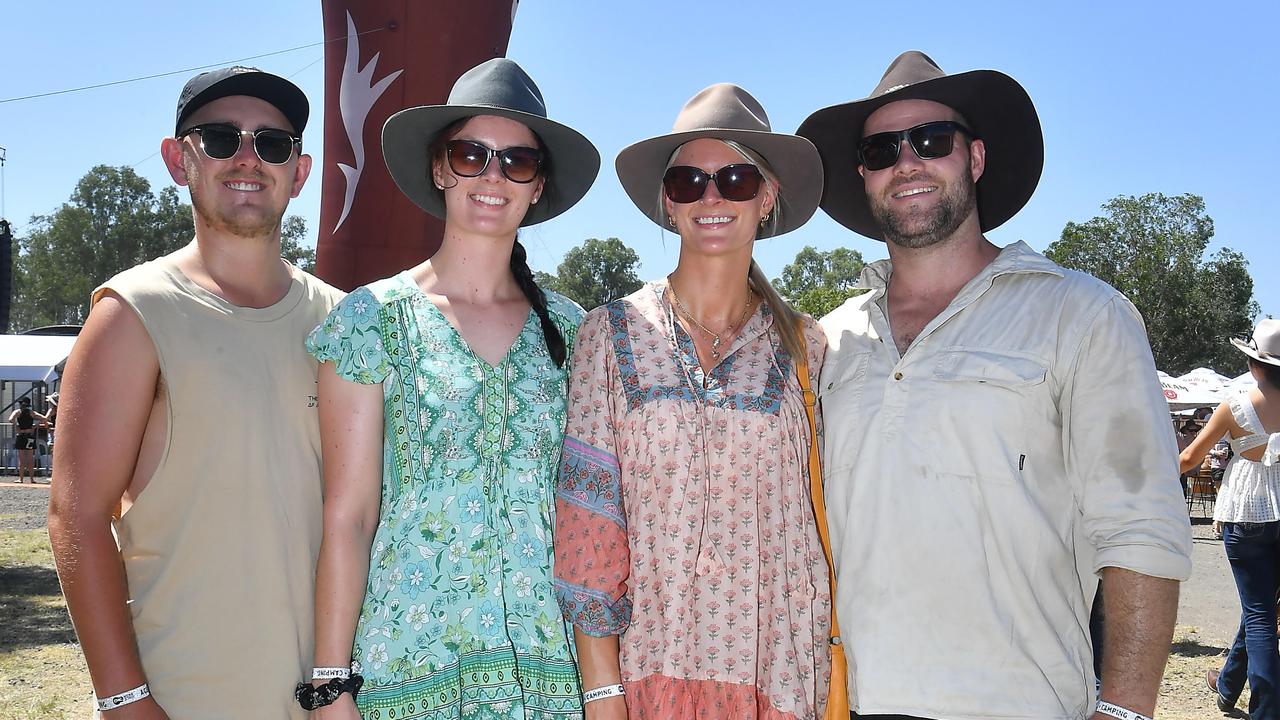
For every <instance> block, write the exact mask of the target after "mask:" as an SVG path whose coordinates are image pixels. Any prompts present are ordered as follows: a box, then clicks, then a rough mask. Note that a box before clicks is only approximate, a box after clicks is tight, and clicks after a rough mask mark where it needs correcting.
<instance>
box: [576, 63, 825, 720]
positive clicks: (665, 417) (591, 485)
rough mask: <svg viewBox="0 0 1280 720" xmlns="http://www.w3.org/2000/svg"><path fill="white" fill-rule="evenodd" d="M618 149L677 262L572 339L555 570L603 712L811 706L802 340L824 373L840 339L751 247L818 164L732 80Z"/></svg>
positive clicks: (647, 714)
mask: <svg viewBox="0 0 1280 720" xmlns="http://www.w3.org/2000/svg"><path fill="white" fill-rule="evenodd" d="M617 167H618V175H619V177H620V178H621V180H622V184H623V186H624V187H625V188H626V190H627V192H628V194H629V195H630V196H631V199H632V200H633V201H634V202H635V203H636V205H637V206H638V207H639V208H640V209H641V211H643V212H645V214H646V215H649V217H650V218H651V219H653V220H654V221H655V222H657V223H658V224H659V225H661V226H662V227H670V228H673V229H674V230H675V231H676V232H678V233H679V234H680V260H679V264H678V265H677V266H676V269H675V271H674V272H672V273H671V275H670V276H668V277H667V278H666V280H664V281H659V282H655V283H650V284H647V285H645V286H644V287H643V288H641V289H640V290H639V291H637V292H635V293H633V294H632V295H630V296H628V297H626V298H622V299H621V300H617V301H614V302H611V303H609V304H607V305H605V306H603V307H600V308H597V309H596V310H594V311H593V312H591V313H589V314H588V315H587V317H586V320H585V321H584V322H583V324H582V326H581V329H580V330H579V333H578V337H577V341H576V343H575V345H574V352H573V361H572V368H573V370H572V373H571V375H570V377H569V398H568V402H569V408H568V417H567V427H566V431H565V447H564V451H563V455H562V458H561V467H560V480H559V486H558V488H557V497H556V514H557V520H556V534H555V546H556V560H555V562H556V565H555V576H556V591H557V595H558V598H559V601H560V605H561V607H562V609H563V610H564V612H565V616H566V617H567V618H568V619H569V620H570V621H571V622H572V623H573V625H574V634H575V639H576V643H577V648H578V655H579V663H580V671H581V675H582V687H583V690H584V693H583V699H584V701H585V702H586V704H585V706H584V709H585V710H586V716H587V718H588V719H589V720H600V719H602V718H633V719H635V718H654V719H657V718H661V719H662V720H667V719H668V718H750V719H756V718H759V719H761V720H775V719H776V720H783V719H786V720H790V719H792V718H802V719H809V718H814V717H816V716H817V715H818V714H819V713H820V711H821V709H822V707H823V705H824V704H825V700H826V692H827V683H828V681H829V674H830V669H829V668H830V660H829V652H828V647H827V641H826V639H827V630H828V626H829V624H830V618H831V606H830V597H829V590H828V584H827V568H826V562H825V560H824V557H823V552H822V546H821V544H820V541H819V539H818V533H817V528H816V526H815V523H814V516H813V506H812V503H811V501H810V497H809V477H808V448H809V430H808V424H807V419H806V417H805V409H804V403H803V398H802V394H801V390H800V386H799V381H798V379H797V375H796V369H797V362H796V358H797V357H802V356H807V360H808V366H809V374H810V377H811V378H812V382H813V383H815V384H816V382H817V377H818V371H819V365H820V363H821V360H822V356H823V350H824V342H823V339H822V333H821V332H820V331H819V330H818V328H817V325H816V323H814V322H813V320H812V319H811V318H809V317H807V316H801V315H798V314H796V313H794V312H793V311H792V310H791V309H790V308H789V307H788V306H787V305H786V303H785V302H784V301H783V300H782V299H781V298H779V297H778V295H777V294H776V293H775V292H774V291H773V290H772V288H771V287H770V286H769V282H768V280H767V279H766V278H765V276H764V274H763V273H762V272H761V271H760V269H759V268H758V267H757V266H756V264H755V262H754V261H753V260H752V257H751V252H752V246H753V244H754V242H755V240H756V239H758V238H764V237H770V236H774V235H780V234H782V233H784V232H787V231H789V230H793V229H795V228H797V227H799V226H800V225H802V224H803V223H804V222H805V221H806V220H808V219H809V217H810V216H811V215H812V214H813V212H814V210H815V208H816V207H817V204H818V200H819V197H820V195H821V190H822V165H821V162H820V160H819V158H818V154H817V152H816V150H814V148H813V146H812V145H811V144H810V143H809V142H808V141H807V140H804V139H803V138H799V137H796V136H794V135H784V134H780V133H773V132H771V131H770V129H769V125H768V119H767V115H766V114H765V112H764V109H763V108H761V107H760V105H759V103H758V102H756V100H755V98H753V97H751V96H750V95H749V94H747V93H746V91H744V90H742V89H741V88H739V87H737V86H734V85H727V84H722V85H713V86H711V87H709V88H707V89H706V90H703V91H702V92H701V93H699V94H698V95H696V96H694V98H693V99H691V100H690V101H689V103H688V104H686V105H685V108H684V110H683V111H682V112H681V113H680V116H679V117H678V118H677V120H676V124H675V130H674V132H673V133H671V134H668V135H664V136H660V137H656V138H651V139H649V140H645V141H643V142H640V143H637V144H635V145H632V146H631V147H629V148H627V149H625V150H623V151H622V153H621V154H620V155H619V156H618V160H617Z"/></svg>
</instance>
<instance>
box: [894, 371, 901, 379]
mask: <svg viewBox="0 0 1280 720" xmlns="http://www.w3.org/2000/svg"><path fill="white" fill-rule="evenodd" d="M893 379H894V380H901V379H902V373H900V372H896V373H894V374H893Z"/></svg>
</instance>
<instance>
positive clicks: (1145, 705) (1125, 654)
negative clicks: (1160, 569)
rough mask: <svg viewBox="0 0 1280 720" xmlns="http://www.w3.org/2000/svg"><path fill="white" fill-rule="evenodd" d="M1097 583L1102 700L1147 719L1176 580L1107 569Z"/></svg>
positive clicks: (1164, 654) (1099, 719)
mask: <svg viewBox="0 0 1280 720" xmlns="http://www.w3.org/2000/svg"><path fill="white" fill-rule="evenodd" d="M1102 584H1103V586H1104V587H1105V588H1106V591H1105V592H1104V593H1103V595H1102V602H1103V618H1104V619H1103V642H1102V699H1103V700H1106V701H1107V702H1110V703H1113V704H1115V705H1119V706H1120V707H1123V708H1127V709H1129V710H1132V711H1134V712H1137V713H1141V714H1143V715H1146V716H1147V717H1152V716H1153V715H1154V714H1155V709H1156V695H1157V693H1158V692H1159V690H1160V679H1161V678H1162V677H1163V676H1164V666H1165V662H1166V661H1167V660H1168V659H1169V645H1170V643H1172V641H1173V624H1174V620H1175V619H1176V618H1177V615H1178V581H1177V580H1166V579H1164V578H1156V577H1151V576H1148V575H1142V574H1140V573H1136V572H1133V571H1132V570H1125V569H1123V568H1117V567H1108V568H1103V570H1102ZM1094 717H1095V719H1096V720H1112V718H1111V716H1110V715H1104V714H1102V713H1096V714H1095V715H1094Z"/></svg>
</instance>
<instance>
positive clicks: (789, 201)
mask: <svg viewBox="0 0 1280 720" xmlns="http://www.w3.org/2000/svg"><path fill="white" fill-rule="evenodd" d="M699 138H713V139H716V140H732V141H734V142H737V143H739V144H741V145H743V146H745V147H749V148H751V149H752V150H754V151H755V152H757V153H759V155H760V156H761V157H763V158H764V159H765V161H766V162H767V163H769V167H770V168H772V170H773V172H774V174H775V175H777V177H778V183H779V184H780V185H781V186H782V187H781V192H780V193H779V194H778V202H777V205H778V207H779V208H780V209H781V214H780V215H779V216H778V222H777V224H776V226H775V227H774V228H773V230H772V232H769V231H768V230H767V229H764V228H762V229H761V231H760V235H758V236H757V237H759V238H765V237H771V236H776V235H782V234H783V233H788V232H791V231H792V230H795V229H796V228H798V227H800V226H801V225H804V224H805V223H806V222H808V221H809V218H811V217H813V213H814V212H815V211H817V209H818V202H819V201H820V200H821V199H822V158H820V157H818V149H817V148H815V147H814V146H813V143H811V142H809V141H808V140H806V139H804V138H802V137H800V136H798V135H788V134H786V133H776V132H773V130H772V128H771V127H770V125H769V116H768V115H767V114H766V113H765V111H764V108H763V107H762V106H761V105H760V103H759V101H757V100H756V99H755V98H754V97H752V96H751V93H748V92H747V91H746V90H743V89H742V88H740V87H738V86H737V85H733V84H731V83H719V84H716V85H712V86H711V87H709V88H706V89H704V90H702V91H701V92H699V93H698V94H697V95H694V96H693V97H692V98H691V99H690V100H689V102H687V103H685V105H684V109H682V110H681V111H680V114H679V115H678V116H676V122H675V125H674V126H672V128H671V132H670V133H668V134H666V135H659V136H657V137H652V138H649V139H648V140H641V141H640V142H638V143H635V144H634V145H631V146H629V147H626V148H624V149H623V150H622V152H620V153H618V159H617V161H616V162H615V163H614V165H615V167H616V168H617V171H618V179H619V180H621V181H622V187H623V188H624V189H625V190H626V191H627V195H628V196H629V197H630V198H631V202H633V203H635V204H636V207H638V208H640V212H642V213H644V214H645V215H646V216H648V218H649V219H650V220H652V221H654V222H655V223H657V224H658V226H659V227H661V228H663V229H664V230H665V229H669V228H670V224H669V217H668V215H667V210H666V206H665V204H664V203H662V202H660V201H659V198H660V197H661V193H662V176H663V174H664V173H666V171H667V163H668V162H670V161H671V156H672V155H673V154H675V152H676V150H678V149H679V148H680V146H681V145H684V144H685V143H687V142H689V141H691V140H697V139H699Z"/></svg>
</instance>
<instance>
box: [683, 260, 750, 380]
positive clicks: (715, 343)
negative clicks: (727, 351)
mask: <svg viewBox="0 0 1280 720" xmlns="http://www.w3.org/2000/svg"><path fill="white" fill-rule="evenodd" d="M667 290H668V291H670V292H671V299H672V300H675V301H676V307H677V308H679V310H680V314H681V315H684V316H685V317H686V318H688V319H689V321H690V322H692V323H693V324H694V325H696V326H698V329H699V330H701V331H702V332H704V333H706V334H707V335H709V336H710V337H711V359H712V360H719V359H720V344H721V342H722V341H723V337H722V336H723V335H728V334H729V333H731V332H733V330H734V328H738V327H741V326H742V324H743V323H744V322H746V321H747V313H749V312H750V311H751V305H752V303H753V302H754V301H755V297H756V292H755V291H754V290H752V289H751V287H750V286H748V287H747V304H746V307H744V308H742V317H740V318H738V322H736V323H733V324H732V325H730V326H729V327H727V328H725V329H724V330H721V331H720V332H718V333H716V332H712V331H711V330H710V329H709V328H707V326H706V325H703V324H702V323H700V322H698V318H696V317H694V316H693V313H692V312H690V311H689V308H687V307H685V306H684V303H683V302H681V300H680V296H679V295H677V294H676V287H675V285H674V284H672V282H671V278H667Z"/></svg>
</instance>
